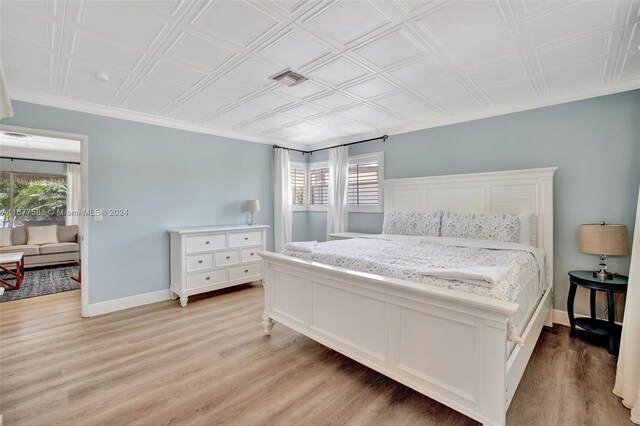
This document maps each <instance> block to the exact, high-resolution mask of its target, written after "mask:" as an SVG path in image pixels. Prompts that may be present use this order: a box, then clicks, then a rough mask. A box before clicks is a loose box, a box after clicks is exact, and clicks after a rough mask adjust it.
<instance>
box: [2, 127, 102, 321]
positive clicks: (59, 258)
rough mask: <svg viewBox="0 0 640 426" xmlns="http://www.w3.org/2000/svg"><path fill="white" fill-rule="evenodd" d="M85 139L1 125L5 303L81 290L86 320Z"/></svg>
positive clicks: (86, 220) (83, 313)
mask: <svg viewBox="0 0 640 426" xmlns="http://www.w3.org/2000/svg"><path fill="white" fill-rule="evenodd" d="M87 142H88V138H87V137H86V136H83V135H76V134H69V133H61V132H54V131H48V130H42V129H32V128H25V127H19V126H8V125H0V237H1V241H0V260H1V262H0V279H2V280H3V281H2V282H0V285H1V286H2V287H3V288H4V294H3V295H2V296H0V302H1V303H7V302H10V301H13V300H19V299H24V298H32V297H40V296H46V295H48V294H53V293H58V292H65V291H71V290H79V292H80V301H81V311H82V316H87V315H86V314H87V307H88V300H89V291H88V290H89V289H88V277H89V274H88V255H87V244H88V220H89V219H90V218H89V217H88V216H86V215H85V212H87V211H88V208H87V205H88V173H87V166H88V164H87V163H88V162H87Z"/></svg>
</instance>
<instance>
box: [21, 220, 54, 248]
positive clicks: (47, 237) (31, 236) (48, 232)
mask: <svg viewBox="0 0 640 426" xmlns="http://www.w3.org/2000/svg"><path fill="white" fill-rule="evenodd" d="M57 242H58V225H47V226H28V227H27V244H29V245H42V244H54V243H57Z"/></svg>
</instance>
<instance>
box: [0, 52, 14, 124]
mask: <svg viewBox="0 0 640 426" xmlns="http://www.w3.org/2000/svg"><path fill="white" fill-rule="evenodd" d="M9 117H13V108H12V107H11V98H10V97H9V87H8V86H7V80H6V78H5V76H4V68H2V62H0V118H9Z"/></svg>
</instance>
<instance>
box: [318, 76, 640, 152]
mask: <svg viewBox="0 0 640 426" xmlns="http://www.w3.org/2000/svg"><path fill="white" fill-rule="evenodd" d="M637 89H640V79H634V80H627V81H623V82H619V83H610V84H607V85H604V86H599V87H590V88H587V89H584V90H579V91H575V92H569V93H563V94H561V95H556V96H549V97H545V98H543V99H539V100H535V101H531V102H524V103H519V104H513V105H510V106H508V107H504V108H493V109H488V110H484V111H481V112H478V113H474V114H467V115H464V116H458V117H444V118H443V119H438V120H431V121H423V122H415V123H413V124H410V125H407V126H400V127H393V128H389V129H376V130H375V131H371V132H367V133H363V134H360V135H357V138H360V139H366V138H368V137H375V136H377V135H379V134H381V133H385V134H388V135H389V136H394V135H400V134H403V133H409V132H415V131H418V130H426V129H432V128H434V127H442V126H448V125H451V124H458V123H464V122H468V121H474V120H480V119H483V118H491V117H498V116H501V115H507V114H513V113H516V112H523V111H530V110H534V109H538V108H544V107H548V106H554V105H560V104H565V103H569V102H576V101H581V100H585V99H590V98H597V97H600V96H606V95H613V94H615V93H621V92H628V91H631V90H637ZM355 137H356V136H352V137H347V138H340V139H334V140H331V141H324V142H320V143H315V144H310V145H309V148H310V149H321V148H327V147H330V146H333V145H337V144H341V143H348V142H351V141H353V140H354V138H355Z"/></svg>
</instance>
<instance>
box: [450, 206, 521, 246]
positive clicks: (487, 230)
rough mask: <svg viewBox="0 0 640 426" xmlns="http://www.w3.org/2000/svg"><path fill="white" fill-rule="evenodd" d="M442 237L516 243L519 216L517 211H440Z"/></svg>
mask: <svg viewBox="0 0 640 426" xmlns="http://www.w3.org/2000/svg"><path fill="white" fill-rule="evenodd" d="M440 234H441V235H442V236H443V237H457V238H473V239H478V240H493V241H504V242H508V243H517V242H518V240H519V238H520V217H519V216H518V214H517V213H494V214H482V213H455V212H442V228H441V229H440Z"/></svg>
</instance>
